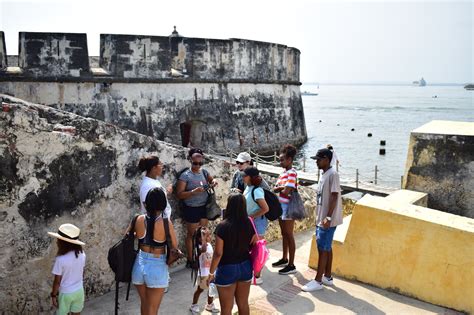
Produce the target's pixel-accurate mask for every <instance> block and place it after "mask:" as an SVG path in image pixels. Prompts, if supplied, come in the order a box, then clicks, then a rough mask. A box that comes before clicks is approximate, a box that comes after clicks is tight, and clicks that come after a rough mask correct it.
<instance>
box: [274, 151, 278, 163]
mask: <svg viewBox="0 0 474 315" xmlns="http://www.w3.org/2000/svg"><path fill="white" fill-rule="evenodd" d="M276 162H277V151H275V155H274V156H273V163H274V164H276Z"/></svg>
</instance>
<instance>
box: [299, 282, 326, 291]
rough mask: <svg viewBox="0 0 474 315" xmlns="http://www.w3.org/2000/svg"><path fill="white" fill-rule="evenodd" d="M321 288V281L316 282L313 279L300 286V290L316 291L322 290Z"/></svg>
mask: <svg viewBox="0 0 474 315" xmlns="http://www.w3.org/2000/svg"><path fill="white" fill-rule="evenodd" d="M322 289H323V283H322V282H318V281H316V280H314V279H313V280H311V281H310V282H308V283H306V284H305V285H304V286H302V287H301V290H303V291H305V292H311V291H317V290H322Z"/></svg>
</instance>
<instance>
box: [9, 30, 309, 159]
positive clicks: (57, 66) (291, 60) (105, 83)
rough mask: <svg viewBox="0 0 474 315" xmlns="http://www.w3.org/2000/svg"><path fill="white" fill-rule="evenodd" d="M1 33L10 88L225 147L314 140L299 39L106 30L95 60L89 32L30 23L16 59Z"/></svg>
mask: <svg viewBox="0 0 474 315" xmlns="http://www.w3.org/2000/svg"><path fill="white" fill-rule="evenodd" d="M1 37H2V40H0V46H1V47H0V57H1V58H0V59H1V60H0V93H5V94H9V95H12V96H15V97H18V98H21V99H25V100H28V101H31V102H35V103H41V104H46V105H49V106H52V107H55V108H58V109H62V110H65V111H69V112H73V113H76V114H79V115H81V116H85V117H93V118H96V119H100V120H104V121H106V122H109V123H112V124H115V125H117V126H120V127H122V128H126V129H131V130H134V131H137V132H139V133H142V134H145V135H150V136H153V137H155V138H157V139H159V140H163V141H166V142H170V143H175V144H179V145H183V146H196V147H202V148H204V149H205V150H206V149H208V148H209V149H213V150H214V151H218V152H224V151H227V150H233V151H238V150H244V149H247V148H249V147H252V148H254V149H256V150H258V151H261V152H262V151H270V150H274V149H276V148H277V147H279V146H281V145H282V144H284V143H292V144H296V145H299V144H302V143H304V142H305V141H306V139H307V135H306V127H305V122H304V113H303V105H302V100H301V95H300V85H301V83H300V81H299V73H300V71H299V67H300V64H299V56H300V52H299V50H298V49H296V48H291V47H287V46H284V45H279V44H273V43H265V42H257V41H250V40H243V39H229V40H220V39H207V38H189V37H184V36H182V35H180V34H179V33H178V32H177V31H176V28H175V30H174V31H173V33H172V34H171V35H170V36H147V35H113V34H101V36H100V57H99V64H98V65H97V66H96V67H94V64H93V62H92V61H91V60H93V58H92V57H89V55H88V50H87V35H86V34H71V33H29V32H22V33H20V36H19V42H20V43H19V47H20V51H19V55H18V58H15V57H16V56H8V59H11V60H15V59H17V60H18V64H12V61H7V55H6V47H5V44H4V41H3V33H1ZM6 65H9V66H17V67H6Z"/></svg>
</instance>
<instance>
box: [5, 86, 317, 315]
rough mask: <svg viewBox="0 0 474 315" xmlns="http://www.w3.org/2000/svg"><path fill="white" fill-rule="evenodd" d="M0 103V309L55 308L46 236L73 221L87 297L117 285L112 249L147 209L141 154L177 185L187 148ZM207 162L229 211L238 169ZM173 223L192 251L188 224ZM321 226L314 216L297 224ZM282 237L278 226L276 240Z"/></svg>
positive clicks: (51, 247)
mask: <svg viewBox="0 0 474 315" xmlns="http://www.w3.org/2000/svg"><path fill="white" fill-rule="evenodd" d="M0 99H1V102H2V103H1V104H2V110H1V112H0V152H1V154H0V222H1V225H0V237H1V239H2V242H1V243H0V300H1V301H2V303H1V304H0V305H1V306H0V313H2V312H11V313H38V312H42V311H45V312H47V311H50V310H51V306H50V301H49V299H48V294H49V292H50V290H51V281H52V276H51V268H52V263H53V261H54V256H55V251H56V245H55V243H54V241H53V240H52V239H51V238H50V237H48V236H47V234H46V232H47V231H55V230H57V228H58V227H59V225H61V224H63V223H66V222H70V223H73V224H76V225H77V226H79V227H80V228H81V230H82V235H81V239H82V240H83V241H84V242H85V243H86V244H87V245H86V246H85V251H86V254H87V264H86V272H85V274H86V277H85V288H86V294H87V296H88V297H89V298H90V297H93V296H96V295H99V294H102V293H104V292H106V291H109V290H110V289H112V288H113V274H112V272H111V271H110V269H109V266H108V263H107V258H106V257H107V250H108V248H109V247H110V246H111V245H113V244H114V243H115V242H116V241H118V240H119V239H120V236H121V235H122V234H123V232H124V229H125V228H126V226H127V224H128V222H129V220H130V217H131V216H132V214H133V213H135V212H136V211H137V210H138V209H139V200H138V187H139V184H140V181H141V176H142V175H141V174H140V173H139V171H138V170H137V167H136V166H137V163H138V160H139V158H140V157H142V156H144V155H147V154H150V153H155V154H158V155H159V157H160V159H161V160H162V161H163V162H164V164H165V167H164V173H163V178H162V183H163V184H164V185H168V184H170V183H172V182H173V180H174V178H175V174H176V170H180V169H182V168H183V167H185V166H188V162H187V161H186V159H185V157H186V152H187V149H185V148H183V147H179V146H174V145H170V144H167V143H164V142H161V141H157V140H154V139H153V138H151V137H148V136H145V135H141V134H139V133H135V132H132V131H127V130H123V129H120V128H118V127H116V126H114V125H111V124H107V123H104V122H101V121H99V120H94V119H90V118H83V117H80V116H77V115H74V114H71V113H68V112H63V111H59V110H56V109H54V108H52V107H48V106H42V105H35V104H30V103H26V102H23V101H21V100H18V99H14V98H11V97H8V96H6V95H0ZM205 168H206V169H208V170H209V172H210V173H211V174H212V175H214V176H215V177H216V178H217V179H218V182H219V186H218V188H217V196H218V202H219V203H220V205H221V206H222V207H224V206H225V201H226V197H227V193H228V189H229V186H230V180H231V177H232V174H233V172H234V169H232V168H231V167H230V166H229V165H228V164H227V163H225V162H224V161H221V160H215V159H212V158H208V159H207V163H206V166H205ZM301 189H302V195H303V197H309V198H311V199H312V200H314V192H313V191H312V190H311V189H310V188H305V187H302V188H301ZM174 206H175V203H174V202H173V200H172V207H174ZM309 206H311V205H309ZM173 221H174V224H175V227H176V230H177V236H178V239H179V240H180V245H179V246H180V248H184V231H185V230H184V227H183V224H182V222H181V220H180V219H179V218H173ZM313 222H314V218H313V217H312V218H309V219H308V220H306V221H305V222H302V223H298V224H297V228H298V229H304V228H306V227H308V226H311V225H314V224H313ZM213 225H214V224H213ZM213 225H212V226H213ZM278 235H279V230H278V226H277V224H272V227H271V229H270V230H269V232H268V238H269V239H275V238H277V237H278ZM25 275H28V276H27V277H25Z"/></svg>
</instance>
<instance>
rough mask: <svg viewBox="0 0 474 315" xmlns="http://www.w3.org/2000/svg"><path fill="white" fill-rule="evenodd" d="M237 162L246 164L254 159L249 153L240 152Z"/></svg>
mask: <svg viewBox="0 0 474 315" xmlns="http://www.w3.org/2000/svg"><path fill="white" fill-rule="evenodd" d="M235 160H236V161H237V162H240V163H245V162H250V161H252V157H251V156H250V154H248V153H247V152H240V153H239V155H238V156H237V158H236V159H235Z"/></svg>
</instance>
